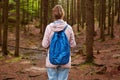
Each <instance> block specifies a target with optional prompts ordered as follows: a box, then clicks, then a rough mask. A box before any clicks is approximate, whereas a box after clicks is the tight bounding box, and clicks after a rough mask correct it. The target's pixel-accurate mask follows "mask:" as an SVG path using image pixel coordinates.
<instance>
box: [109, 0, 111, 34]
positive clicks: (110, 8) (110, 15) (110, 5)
mask: <svg viewBox="0 0 120 80" xmlns="http://www.w3.org/2000/svg"><path fill="white" fill-rule="evenodd" d="M110 28H111V0H109V3H108V35H109V34H110Z"/></svg>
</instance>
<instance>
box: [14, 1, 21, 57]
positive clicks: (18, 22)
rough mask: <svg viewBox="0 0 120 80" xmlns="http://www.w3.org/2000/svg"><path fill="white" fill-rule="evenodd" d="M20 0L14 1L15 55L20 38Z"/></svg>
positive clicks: (17, 51) (17, 52) (16, 54)
mask: <svg viewBox="0 0 120 80" xmlns="http://www.w3.org/2000/svg"><path fill="white" fill-rule="evenodd" d="M19 25H20V0H17V1H16V45H15V56H16V57H18V56H19V40H20V39H19V38H20V31H19V30H20V29H19V28H20V26H19Z"/></svg>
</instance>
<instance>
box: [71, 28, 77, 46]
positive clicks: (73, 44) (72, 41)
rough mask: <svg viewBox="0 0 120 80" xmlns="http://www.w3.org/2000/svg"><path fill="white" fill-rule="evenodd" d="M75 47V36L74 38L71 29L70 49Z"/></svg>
mask: <svg viewBox="0 0 120 80" xmlns="http://www.w3.org/2000/svg"><path fill="white" fill-rule="evenodd" d="M75 46H76V41H75V36H74V32H73V29H72V28H71V34H70V47H75Z"/></svg>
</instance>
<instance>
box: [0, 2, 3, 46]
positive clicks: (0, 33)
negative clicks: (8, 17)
mask: <svg viewBox="0 0 120 80" xmlns="http://www.w3.org/2000/svg"><path fill="white" fill-rule="evenodd" d="M2 10H3V9H2V1H1V2H0V12H1V15H0V46H2Z"/></svg>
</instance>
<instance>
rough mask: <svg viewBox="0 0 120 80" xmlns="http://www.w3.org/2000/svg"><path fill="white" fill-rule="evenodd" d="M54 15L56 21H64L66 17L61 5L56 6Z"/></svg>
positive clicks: (53, 10) (53, 11)
mask: <svg viewBox="0 0 120 80" xmlns="http://www.w3.org/2000/svg"><path fill="white" fill-rule="evenodd" d="M52 15H53V18H54V19H63V18H64V16H65V13H64V9H63V7H62V6H61V5H56V6H55V7H54V8H53V9H52Z"/></svg>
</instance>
